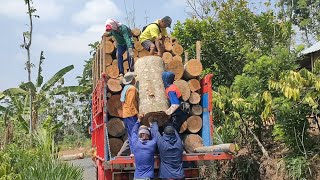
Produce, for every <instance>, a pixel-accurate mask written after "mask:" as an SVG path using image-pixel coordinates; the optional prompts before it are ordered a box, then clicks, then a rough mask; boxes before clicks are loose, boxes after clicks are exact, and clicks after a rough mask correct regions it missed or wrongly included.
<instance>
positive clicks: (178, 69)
mask: <svg viewBox="0 0 320 180" xmlns="http://www.w3.org/2000/svg"><path fill="white" fill-rule="evenodd" d="M166 70H167V71H171V72H173V73H174V75H175V77H174V80H179V79H181V78H182V76H183V71H184V69H183V64H182V62H180V61H177V60H172V61H171V62H170V63H168V64H166ZM188 88H189V87H188Z"/></svg>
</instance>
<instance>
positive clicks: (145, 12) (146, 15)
mask: <svg viewBox="0 0 320 180" xmlns="http://www.w3.org/2000/svg"><path fill="white" fill-rule="evenodd" d="M144 14H145V16H144V18H145V20H146V24H148V19H149V16H148V14H147V10H145V11H144Z"/></svg>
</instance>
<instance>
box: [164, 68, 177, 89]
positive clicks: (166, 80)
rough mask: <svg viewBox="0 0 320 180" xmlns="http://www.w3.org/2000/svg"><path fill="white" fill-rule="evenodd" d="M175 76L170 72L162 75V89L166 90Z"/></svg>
mask: <svg viewBox="0 0 320 180" xmlns="http://www.w3.org/2000/svg"><path fill="white" fill-rule="evenodd" d="M174 78H175V75H174V73H173V72H171V71H165V72H163V73H162V81H163V85H164V88H168V87H169V86H170V85H171V84H173V81H174Z"/></svg>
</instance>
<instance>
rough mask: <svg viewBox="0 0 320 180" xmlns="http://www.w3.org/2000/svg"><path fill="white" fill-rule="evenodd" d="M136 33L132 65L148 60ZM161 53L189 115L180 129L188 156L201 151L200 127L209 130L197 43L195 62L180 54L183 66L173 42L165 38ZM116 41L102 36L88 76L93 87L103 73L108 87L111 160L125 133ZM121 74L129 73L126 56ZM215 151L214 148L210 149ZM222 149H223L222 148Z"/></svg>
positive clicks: (173, 40) (125, 54)
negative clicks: (187, 104) (203, 114)
mask: <svg viewBox="0 0 320 180" xmlns="http://www.w3.org/2000/svg"><path fill="white" fill-rule="evenodd" d="M140 33H141V31H140V30H139V29H133V30H132V34H133V36H134V37H133V39H134V62H137V60H138V59H139V58H141V57H145V56H149V55H150V53H149V52H148V51H146V50H145V49H144V48H143V47H142V45H141V42H140V41H139V37H138V36H139V35H140ZM163 46H164V49H165V52H164V53H163V56H162V60H163V62H164V67H165V70H167V71H172V72H173V73H174V74H175V81H174V84H176V85H177V86H178V88H179V90H180V92H181V93H182V99H183V100H184V101H186V102H189V103H190V105H191V111H190V114H189V115H188V117H187V119H186V121H185V122H184V123H183V125H182V126H181V128H180V133H181V134H182V137H183V141H184V146H185V150H186V152H188V153H191V152H196V150H199V148H201V147H203V143H202V138H201V137H200V136H199V133H200V130H201V128H202V126H209V124H202V117H201V115H202V110H203V108H202V106H201V104H200V101H201V92H200V91H201V85H200V77H199V76H200V74H201V72H202V64H201V62H200V43H199V42H197V44H196V50H197V52H196V58H195V59H188V54H187V52H185V54H184V62H183V60H182V54H183V52H184V51H183V48H182V46H181V45H180V44H179V42H178V40H176V39H175V38H169V37H168V38H166V39H165V42H164V44H163ZM116 50H117V48H116V41H115V39H114V38H111V37H107V36H106V35H103V36H102V40H101V42H100V44H99V46H98V48H97V50H96V54H95V56H94V61H93V66H92V73H93V86H94V87H95V86H96V84H97V82H98V80H99V79H100V78H101V74H102V73H105V75H106V78H107V79H108V80H107V87H108V93H107V97H108V101H107V107H108V113H109V114H108V119H109V120H108V122H107V128H108V133H109V135H110V136H109V137H110V138H109V144H110V147H112V148H111V154H112V156H115V155H116V154H117V152H118V151H119V150H120V148H121V146H122V144H123V142H124V141H125V139H126V136H127V133H126V130H125V127H124V123H123V121H122V119H121V118H122V117H121V116H122V103H121V102H120V93H121V90H122V85H121V84H120V80H119V78H118V77H119V69H118V66H117V57H116V54H117V53H116ZM123 59H124V71H125V73H126V72H128V71H129V66H128V61H127V53H124V54H123ZM214 149H218V148H216V147H215V148H214ZM225 149H226V148H225ZM199 151H200V150H199Z"/></svg>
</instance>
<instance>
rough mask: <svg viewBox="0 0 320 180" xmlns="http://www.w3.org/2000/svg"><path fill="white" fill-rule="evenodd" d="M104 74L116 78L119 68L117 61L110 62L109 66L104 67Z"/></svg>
mask: <svg viewBox="0 0 320 180" xmlns="http://www.w3.org/2000/svg"><path fill="white" fill-rule="evenodd" d="M106 75H108V76H109V77H110V78H117V77H118V76H119V69H118V65H117V63H115V64H113V63H112V65H111V66H108V67H107V68H106Z"/></svg>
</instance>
